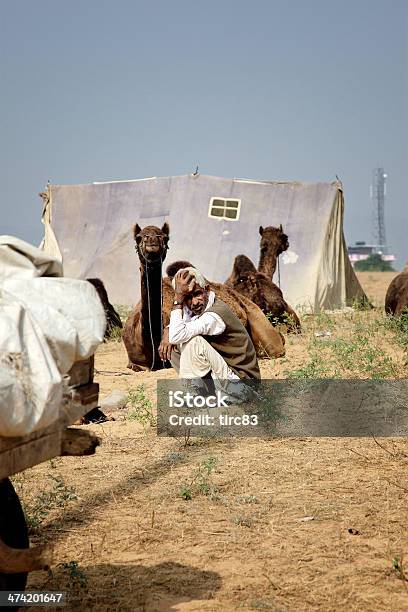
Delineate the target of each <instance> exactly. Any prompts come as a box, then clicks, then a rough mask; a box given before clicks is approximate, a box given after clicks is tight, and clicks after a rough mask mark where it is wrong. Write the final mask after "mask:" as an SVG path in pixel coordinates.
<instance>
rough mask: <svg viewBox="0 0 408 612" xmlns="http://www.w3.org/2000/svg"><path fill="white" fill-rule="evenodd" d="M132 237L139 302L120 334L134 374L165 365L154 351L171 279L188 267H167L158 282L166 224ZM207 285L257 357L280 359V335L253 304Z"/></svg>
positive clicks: (169, 306)
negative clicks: (238, 322)
mask: <svg viewBox="0 0 408 612" xmlns="http://www.w3.org/2000/svg"><path fill="white" fill-rule="evenodd" d="M133 233H134V238H135V241H136V250H137V253H138V256H139V260H140V287H141V300H140V301H139V302H138V304H137V305H136V306H135V309H134V311H133V312H132V313H131V314H130V316H129V317H128V319H127V321H126V323H125V327H124V330H123V342H124V344H125V347H126V351H127V354H128V358H129V362H128V366H127V367H128V368H130V369H131V370H134V371H140V370H148V369H150V370H157V369H161V368H163V367H165V365H166V364H164V363H163V362H162V361H161V359H160V357H159V354H158V347H159V344H160V341H161V338H162V331H163V327H164V326H166V325H168V324H169V321H170V312H171V310H172V307H173V299H174V290H173V287H172V286H171V279H172V277H173V275H174V274H175V273H176V272H177V270H179V269H180V268H183V267H186V266H188V265H191V264H190V263H189V262H185V261H184V262H175V263H174V264H171V266H169V267H168V269H167V272H168V276H167V277H166V278H164V279H162V272H161V268H162V263H163V261H164V259H165V257H166V253H167V249H168V240H169V226H168V224H167V223H165V224H164V225H163V227H162V229H159V228H158V227H155V226H148V227H145V228H144V229H143V230H142V229H141V228H140V227H139V225H138V224H136V225H135V226H134V229H133ZM209 284H210V287H211V289H213V290H214V291H215V292H216V295H217V296H218V297H219V298H220V299H221V300H223V301H224V302H225V303H226V304H228V306H229V307H230V308H231V309H232V310H233V311H234V312H235V314H236V315H237V316H238V318H239V319H240V320H241V322H242V323H243V325H244V327H245V328H246V329H247V331H248V333H249V335H250V336H251V338H252V341H253V343H254V345H255V348H256V350H257V355H258V356H259V357H265V356H266V357H271V358H272V357H282V356H283V355H284V354H285V346H284V339H283V337H282V335H281V334H280V333H279V332H278V331H277V330H275V329H274V328H273V327H272V326H271V325H270V323H269V321H268V320H267V318H266V317H265V315H264V314H263V312H262V311H261V310H260V308H258V306H257V305H256V304H254V303H253V302H251V300H249V299H247V298H246V297H245V296H242V295H239V294H238V293H236V292H235V291H234V290H233V289H231V288H230V287H226V286H224V285H221V284H219V283H213V282H211V281H210V282H209ZM160 304H162V308H160Z"/></svg>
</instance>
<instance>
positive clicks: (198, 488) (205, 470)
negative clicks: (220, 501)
mask: <svg viewBox="0 0 408 612" xmlns="http://www.w3.org/2000/svg"><path fill="white" fill-rule="evenodd" d="M216 464H217V459H216V457H208V458H207V459H205V460H204V461H202V462H201V463H200V465H199V466H198V468H197V470H196V471H195V472H194V474H193V477H192V479H191V481H190V483H188V484H183V485H182V486H181V487H180V497H182V498H183V499H185V500H191V499H193V497H194V496H195V495H200V494H201V495H208V496H213V495H214V494H215V493H216V492H217V487H216V486H215V485H214V484H213V483H212V482H211V479H210V476H211V473H212V471H213V470H214V468H215V466H216Z"/></svg>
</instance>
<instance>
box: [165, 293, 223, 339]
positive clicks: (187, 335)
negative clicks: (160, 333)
mask: <svg viewBox="0 0 408 612" xmlns="http://www.w3.org/2000/svg"><path fill="white" fill-rule="evenodd" d="M214 300H215V293H214V291H210V294H209V296H208V303H207V306H206V307H205V310H204V312H203V313H202V314H201V315H194V316H193V313H192V312H191V310H190V309H189V308H187V306H183V310H181V308H177V309H175V310H172V311H171V313H170V325H169V342H170V343H171V344H181V343H183V342H188V341H189V340H190V339H191V338H193V337H194V336H217V335H218V334H222V332H223V331H224V330H225V323H224V321H223V320H222V319H221V317H220V316H219V315H217V314H216V313H215V312H207V310H208V309H209V308H211V306H212V305H213V304H214Z"/></svg>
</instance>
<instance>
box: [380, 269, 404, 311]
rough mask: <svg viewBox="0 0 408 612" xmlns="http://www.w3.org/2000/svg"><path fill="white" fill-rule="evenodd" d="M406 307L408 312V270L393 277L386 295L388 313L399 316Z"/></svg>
mask: <svg viewBox="0 0 408 612" xmlns="http://www.w3.org/2000/svg"><path fill="white" fill-rule="evenodd" d="M404 309H406V311H407V312H408V270H407V271H404V272H401V273H400V274H398V275H397V276H396V277H395V278H393V280H392V281H391V283H390V286H389V287H388V290H387V294H386V296H385V312H386V313H387V314H391V315H394V316H396V317H399V316H401V314H402V313H403V312H404Z"/></svg>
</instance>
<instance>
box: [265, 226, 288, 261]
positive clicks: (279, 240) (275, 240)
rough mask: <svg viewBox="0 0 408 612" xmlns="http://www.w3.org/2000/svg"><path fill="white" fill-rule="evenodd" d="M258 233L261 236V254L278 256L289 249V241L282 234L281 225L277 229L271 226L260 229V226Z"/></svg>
mask: <svg viewBox="0 0 408 612" xmlns="http://www.w3.org/2000/svg"><path fill="white" fill-rule="evenodd" d="M259 233H260V235H261V253H264V254H265V255H266V254H267V253H271V254H274V255H280V254H281V253H283V251H286V250H287V249H288V248H289V240H288V237H287V235H286V234H285V233H284V232H283V229H282V224H280V226H279V227H273V226H272V225H268V227H262V225H261V226H260V228H259Z"/></svg>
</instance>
